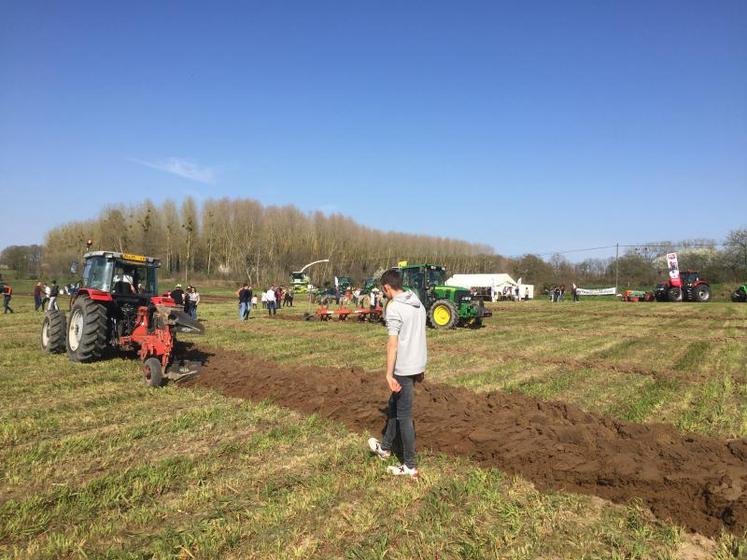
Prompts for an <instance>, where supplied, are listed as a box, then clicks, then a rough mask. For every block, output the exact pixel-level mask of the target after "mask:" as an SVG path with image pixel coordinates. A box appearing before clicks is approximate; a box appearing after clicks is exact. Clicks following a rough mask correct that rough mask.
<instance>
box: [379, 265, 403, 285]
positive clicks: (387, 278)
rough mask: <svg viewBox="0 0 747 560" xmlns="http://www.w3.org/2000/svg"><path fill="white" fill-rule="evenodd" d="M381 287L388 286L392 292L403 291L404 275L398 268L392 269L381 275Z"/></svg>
mask: <svg viewBox="0 0 747 560" xmlns="http://www.w3.org/2000/svg"><path fill="white" fill-rule="evenodd" d="M380 283H381V286H382V287H383V286H384V284H388V285H389V287H390V288H392V290H401V289H402V275H401V274H400V272H399V270H397V269H396V268H390V269H389V270H387V271H386V272H385V273H384V274H382V275H381V282H380Z"/></svg>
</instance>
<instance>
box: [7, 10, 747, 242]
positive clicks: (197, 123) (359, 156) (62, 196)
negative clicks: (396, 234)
mask: <svg viewBox="0 0 747 560" xmlns="http://www.w3.org/2000/svg"><path fill="white" fill-rule="evenodd" d="M188 195H189V196H193V197H195V198H196V199H197V200H198V201H200V200H205V199H207V198H211V197H214V198H219V197H224V196H227V197H248V198H254V199H257V200H259V201H260V202H262V203H264V204H267V205H270V204H278V205H283V204H294V205H296V206H298V207H299V208H300V209H302V210H304V211H314V210H322V211H324V212H327V213H331V212H341V213H343V214H346V215H348V216H351V217H352V218H354V219H355V220H357V221H359V222H360V223H362V224H365V225H367V226H371V227H377V228H381V229H384V230H396V231H406V232H412V233H418V234H430V235H439V236H447V237H455V238H460V239H465V240H469V241H473V242H479V243H485V244H488V245H490V246H492V247H494V248H495V250H496V251H497V252H498V253H501V254H504V255H509V256H514V255H520V254H523V253H528V252H535V253H549V252H553V251H563V250H570V249H577V248H585V247H597V246H602V245H610V244H615V243H617V242H619V243H642V242H647V241H658V240H677V239H685V238H715V239H723V238H724V236H725V235H726V233H727V232H728V231H730V230H733V229H737V228H740V227H745V226H747V212H746V211H745V208H746V206H745V198H747V2H744V1H743V0H737V1H733V2H732V1H723V2H720V1H714V2H701V1H671V2H669V1H656V2H650V1H630V2H592V1H578V2H574V1H569V2H554V1H552V2H549V1H548V2H541V1H537V2H531V3H530V2H498V1H492V2H436V1H432V2H365V3H364V2H326V1H323V0H322V1H316V2H235V3H234V2H210V3H207V2H186V1H185V2H137V1H135V2H122V3H109V2H78V1H71V2H57V3H54V2H36V1H33V0H24V1H20V0H19V1H9V2H4V3H2V6H1V7H0V247H1V246H6V245H11V244H27V243H40V242H42V241H43V239H44V234H45V233H46V231H47V230H48V229H50V228H51V227H53V226H56V225H59V224H62V223H65V222H68V221H71V220H79V219H88V218H92V217H95V216H96V215H97V214H98V213H99V212H100V211H101V210H102V208H103V207H104V206H105V205H107V204H112V203H127V204H131V203H138V202H140V201H143V200H144V199H145V198H149V199H151V200H153V201H154V202H156V203H158V202H161V201H163V200H165V199H167V198H173V199H176V200H179V199H181V198H183V197H185V196H188ZM585 256H597V255H593V254H591V255H585Z"/></svg>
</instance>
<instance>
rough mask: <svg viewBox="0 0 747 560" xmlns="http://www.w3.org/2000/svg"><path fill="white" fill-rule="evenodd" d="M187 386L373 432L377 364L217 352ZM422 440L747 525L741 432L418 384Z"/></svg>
mask: <svg viewBox="0 0 747 560" xmlns="http://www.w3.org/2000/svg"><path fill="white" fill-rule="evenodd" d="M188 385H189V386H192V387H208V388H214V389H217V390H219V391H221V392H222V393H224V394H226V395H228V396H233V397H241V398H247V399H252V400H262V399H268V398H269V399H272V400H274V401H275V402H277V403H278V404H280V405H283V406H286V407H288V408H292V409H294V410H297V411H299V412H302V413H305V414H318V415H320V416H323V417H326V418H330V419H333V420H336V421H339V422H342V423H343V424H345V425H346V426H347V427H348V428H349V429H351V430H356V431H364V430H368V431H370V432H374V433H376V432H379V431H380V430H381V429H382V427H383V423H384V421H385V417H384V413H383V409H382V405H384V404H385V402H386V399H387V398H388V392H387V389H386V386H385V383H384V379H383V374H382V373H381V372H377V373H370V372H369V373H366V372H364V371H361V370H358V369H334V368H319V367H291V366H285V365H283V366H281V365H278V364H273V363H271V362H266V361H263V360H260V359H258V358H255V357H252V356H249V355H245V354H240V353H233V352H227V351H216V352H215V355H213V356H211V357H210V359H209V361H208V363H207V364H206V365H205V367H204V368H203V370H202V373H201V375H200V377H199V378H197V379H196V380H194V381H191V382H189V384H188ZM414 416H415V422H416V429H417V437H418V446H419V448H420V449H424V448H427V449H430V450H431V451H434V452H442V453H446V454H452V455H461V456H466V457H469V458H470V459H472V460H474V461H476V462H477V463H479V464H481V465H485V466H491V467H497V468H499V469H501V470H503V471H506V472H508V473H510V474H518V475H521V476H523V477H525V478H527V479H529V480H531V481H532V482H533V483H534V484H535V485H537V486H538V487H539V488H543V489H552V490H561V491H571V492H578V493H582V494H589V495H593V496H599V497H601V498H605V499H608V500H611V501H613V502H618V503H625V502H627V501H629V500H631V499H633V498H639V499H641V500H643V502H644V503H646V504H647V505H648V507H649V508H650V509H651V511H652V512H653V513H654V515H656V516H657V517H658V518H659V519H662V520H665V521H671V522H674V523H676V524H678V525H681V526H683V527H685V528H687V529H689V530H691V531H695V532H698V533H701V534H703V535H708V536H716V535H718V534H719V533H720V531H721V530H722V529H726V530H728V531H732V532H734V533H737V534H741V533H742V532H744V531H745V530H747V492H746V491H745V489H746V488H747V442H745V441H744V440H736V441H726V440H721V439H718V438H709V437H705V436H699V435H693V434H688V435H683V434H681V433H679V432H678V431H677V430H676V429H675V428H674V427H672V426H670V425H666V424H633V423H626V422H618V421H615V420H612V419H610V418H606V417H603V416H599V415H595V414H590V413H587V412H584V411H582V410H580V409H578V408H576V407H574V406H572V405H569V404H567V403H562V402H542V401H538V400H537V399H533V398H530V397H527V396H524V395H517V394H503V393H499V392H492V393H474V392H472V391H469V390H467V389H463V388H460V387H452V386H449V385H444V384H439V383H431V382H429V381H427V380H426V381H425V382H424V383H421V384H418V385H416V399H415V410H414Z"/></svg>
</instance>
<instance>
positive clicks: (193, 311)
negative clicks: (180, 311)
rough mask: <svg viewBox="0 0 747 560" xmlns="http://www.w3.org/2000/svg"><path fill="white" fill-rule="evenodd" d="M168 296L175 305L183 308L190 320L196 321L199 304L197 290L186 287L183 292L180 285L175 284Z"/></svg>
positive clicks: (192, 287)
mask: <svg viewBox="0 0 747 560" xmlns="http://www.w3.org/2000/svg"><path fill="white" fill-rule="evenodd" d="M169 295H170V296H171V299H173V300H174V303H176V305H178V306H182V307H183V308H184V312H185V313H186V314H187V315H189V316H190V317H192V319H197V306H198V305H199V304H200V292H198V291H197V288H195V287H194V286H187V289H186V290H183V289H182V285H181V284H177V285H176V287H175V288H174V289H173V290H171V292H170V294H169Z"/></svg>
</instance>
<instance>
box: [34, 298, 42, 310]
mask: <svg viewBox="0 0 747 560" xmlns="http://www.w3.org/2000/svg"><path fill="white" fill-rule="evenodd" d="M39 309H41V310H42V311H44V306H43V305H42V298H41V296H34V311H39Z"/></svg>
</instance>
